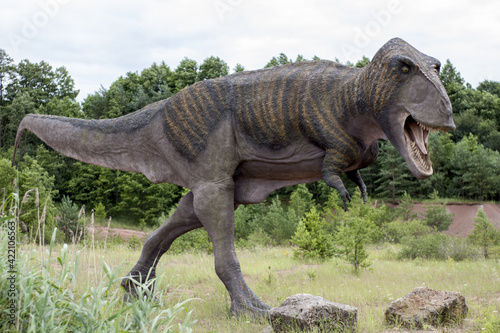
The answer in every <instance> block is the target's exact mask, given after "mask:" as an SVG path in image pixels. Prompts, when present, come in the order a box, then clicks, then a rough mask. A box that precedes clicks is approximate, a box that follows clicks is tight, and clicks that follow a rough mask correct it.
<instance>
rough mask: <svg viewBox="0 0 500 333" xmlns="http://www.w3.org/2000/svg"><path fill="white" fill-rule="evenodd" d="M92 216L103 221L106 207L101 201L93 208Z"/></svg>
mask: <svg viewBox="0 0 500 333" xmlns="http://www.w3.org/2000/svg"><path fill="white" fill-rule="evenodd" d="M94 216H95V218H96V220H98V221H104V220H105V219H106V207H104V205H103V204H102V202H99V203H98V204H97V206H96V207H95V208H94Z"/></svg>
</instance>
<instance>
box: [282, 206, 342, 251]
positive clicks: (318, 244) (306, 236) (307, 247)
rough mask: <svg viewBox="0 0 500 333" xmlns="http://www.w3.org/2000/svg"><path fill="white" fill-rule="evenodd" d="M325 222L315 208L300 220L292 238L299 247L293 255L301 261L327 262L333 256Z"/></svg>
mask: <svg viewBox="0 0 500 333" xmlns="http://www.w3.org/2000/svg"><path fill="white" fill-rule="evenodd" d="M324 226H325V220H324V219H323V218H322V217H321V216H320V214H319V213H318V211H317V210H316V208H315V207H314V206H313V207H312V208H311V210H310V211H309V212H308V213H305V216H304V217H303V218H302V219H301V220H300V222H299V225H298V227H297V230H296V231H295V234H294V236H293V237H292V243H293V244H295V245H297V248H296V249H294V251H293V255H294V257H296V258H299V259H303V260H306V259H314V260H325V259H328V258H331V257H332V256H333V247H332V243H331V237H330V236H329V235H328V234H327V233H326V232H325V230H324Z"/></svg>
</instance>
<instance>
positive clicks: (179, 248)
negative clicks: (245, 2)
mask: <svg viewBox="0 0 500 333" xmlns="http://www.w3.org/2000/svg"><path fill="white" fill-rule="evenodd" d="M193 250H194V251H198V252H204V253H207V254H211V253H213V252H214V247H213V245H212V241H211V240H210V237H209V236H208V232H207V231H206V230H205V229H204V228H199V229H195V230H191V231H189V232H187V233H185V234H184V235H182V236H180V237H178V238H177V239H176V240H175V241H174V242H173V243H172V246H171V247H170V250H169V253H184V252H186V251H193Z"/></svg>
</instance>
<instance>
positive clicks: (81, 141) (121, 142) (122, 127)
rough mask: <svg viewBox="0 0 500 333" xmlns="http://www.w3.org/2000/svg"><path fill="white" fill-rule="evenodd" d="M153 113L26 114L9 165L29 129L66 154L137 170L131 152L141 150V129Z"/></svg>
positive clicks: (142, 111) (150, 111)
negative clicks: (104, 116)
mask: <svg viewBox="0 0 500 333" xmlns="http://www.w3.org/2000/svg"><path fill="white" fill-rule="evenodd" d="M155 115H156V112H154V108H151V107H149V108H148V107H146V108H145V109H142V110H140V111H137V112H134V113H131V114H128V115H125V116H123V117H119V118H115V119H102V120H85V119H77V118H67V117H59V116H47V115H39V114H28V115H26V116H25V117H24V118H23V120H22V121H21V123H20V125H19V128H18V130H17V135H16V141H15V146H14V156H13V158H12V165H13V166H14V165H15V159H16V152H17V147H18V145H19V142H20V140H21V136H22V134H23V132H24V131H25V130H29V131H31V132H33V133H34V134H35V135H36V136H38V137H39V138H40V139H41V140H42V141H43V142H45V143H46V144H47V145H49V146H50V147H52V148H53V149H54V150H56V151H57V152H59V153H61V154H63V155H65V156H68V157H71V158H74V159H76V160H79V161H82V162H85V163H88V164H94V165H98V166H103V167H106V168H110V169H120V170H123V171H134V172H140V168H139V167H138V166H135V165H134V163H133V162H131V161H133V160H134V157H136V156H133V155H134V154H136V152H137V151H140V150H141V148H140V143H141V137H142V136H144V135H145V134H144V131H143V129H144V128H145V127H146V126H148V125H149V124H150V123H151V120H152V118H153V117H155ZM146 135H147V134H146ZM135 160H137V158H135Z"/></svg>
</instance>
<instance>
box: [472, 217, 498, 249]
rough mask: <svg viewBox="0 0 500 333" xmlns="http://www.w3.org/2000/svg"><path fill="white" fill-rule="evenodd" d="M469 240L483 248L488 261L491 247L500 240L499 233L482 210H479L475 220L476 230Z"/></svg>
mask: <svg viewBox="0 0 500 333" xmlns="http://www.w3.org/2000/svg"><path fill="white" fill-rule="evenodd" d="M469 239H470V240H471V241H472V242H473V243H474V244H476V245H478V246H480V247H481V249H482V251H483V255H484V257H485V258H486V259H487V258H488V256H489V253H490V249H491V247H492V246H493V245H494V243H495V241H496V240H497V239H498V232H497V231H496V230H495V227H493V225H492V224H491V221H490V219H489V218H488V215H486V213H485V211H484V209H482V208H479V209H478V211H477V215H476V217H475V218H474V230H473V231H472V233H471V234H470V235H469Z"/></svg>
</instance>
